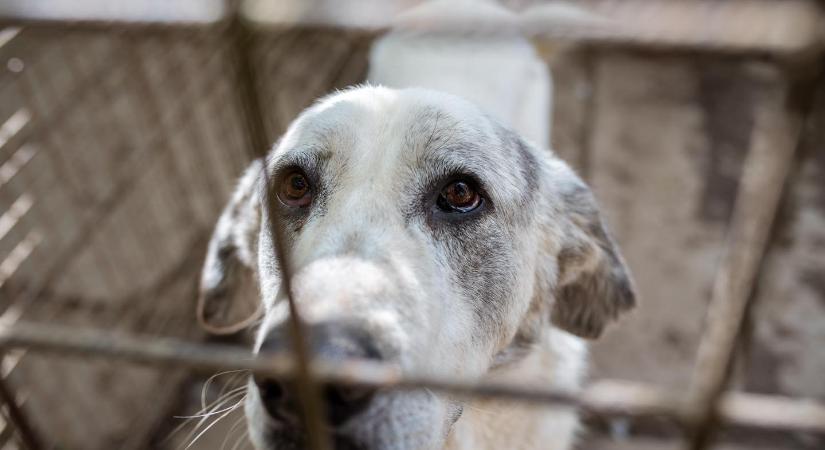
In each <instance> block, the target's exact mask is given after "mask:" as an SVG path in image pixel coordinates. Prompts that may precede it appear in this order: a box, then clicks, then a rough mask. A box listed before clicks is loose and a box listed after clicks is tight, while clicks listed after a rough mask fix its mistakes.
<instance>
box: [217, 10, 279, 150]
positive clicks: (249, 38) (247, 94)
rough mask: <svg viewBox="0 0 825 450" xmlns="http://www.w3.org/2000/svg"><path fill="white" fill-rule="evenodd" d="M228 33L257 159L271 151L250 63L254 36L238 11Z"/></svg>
mask: <svg viewBox="0 0 825 450" xmlns="http://www.w3.org/2000/svg"><path fill="white" fill-rule="evenodd" d="M226 34H227V38H228V40H229V43H230V49H229V51H228V55H229V57H230V58H232V61H231V64H232V65H231V67H233V68H234V75H235V77H236V83H235V84H236V87H237V90H238V95H239V100H240V104H241V109H242V113H243V116H244V125H245V126H246V133H247V137H248V138H249V145H250V148H249V150H250V156H251V157H252V158H253V159H254V158H258V157H261V156H263V155H265V154H266V151H267V149H268V148H269V138H268V137H267V133H266V126H265V125H264V115H263V108H262V107H261V103H260V99H259V96H258V92H257V89H258V83H257V78H256V76H255V68H254V66H253V65H252V60H251V57H252V47H253V45H254V41H253V38H254V36H253V35H252V33H251V32H250V30H249V29H248V28H247V26H246V24H245V23H244V21H243V18H242V17H241V16H240V14H239V13H238V11H237V8H235V9H234V13H233V14H232V16H231V17H230V19H229V23H228V25H227V30H226Z"/></svg>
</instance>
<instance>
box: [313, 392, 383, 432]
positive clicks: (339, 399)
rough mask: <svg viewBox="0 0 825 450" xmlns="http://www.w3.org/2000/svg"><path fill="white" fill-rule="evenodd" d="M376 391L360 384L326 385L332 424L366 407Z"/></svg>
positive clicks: (341, 421) (328, 411) (329, 416)
mask: <svg viewBox="0 0 825 450" xmlns="http://www.w3.org/2000/svg"><path fill="white" fill-rule="evenodd" d="M374 392H375V391H374V390H373V389H370V388H365V387H359V386H326V387H325V388H324V400H325V402H326V408H327V417H328V420H329V423H330V425H333V426H337V425H341V424H343V423H344V422H346V421H347V419H349V418H350V417H352V416H354V415H356V414H358V413H359V412H361V411H362V410H364V409H365V408H366V406H367V405H368V404H369V402H370V400H371V399H372V395H373V393H374Z"/></svg>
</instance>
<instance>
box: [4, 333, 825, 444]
mask: <svg viewBox="0 0 825 450" xmlns="http://www.w3.org/2000/svg"><path fill="white" fill-rule="evenodd" d="M14 348H26V349H29V350H30V351H39V352H46V353H52V354H55V355H60V356H75V357H77V356H80V357H97V358H112V359H117V360H123V361H129V362H134V363H141V364H149V365H154V366H164V367H186V368H189V369H192V370H196V371H198V372H202V373H214V372H215V371H223V370H249V371H250V372H252V373H256V374H260V375H265V376H272V377H276V378H281V379H289V378H294V377H296V376H300V375H299V374H298V371H297V367H296V366H297V364H296V361H295V359H294V358H292V357H291V355H289V354H274V355H273V354H258V355H255V354H252V353H250V352H249V351H248V350H246V349H243V348H239V347H230V346H227V345H219V344H203V343H193V342H188V341H183V340H179V339H172V338H157V337H152V338H147V337H137V336H130V335H124V334H117V333H113V332H110V331H99V330H92V329H77V328H75V327H69V326H60V325H44V324H32V323H24V322H18V323H16V324H14V325H13V326H8V325H6V326H0V349H5V350H8V349H14ZM313 372H314V373H315V374H316V379H317V380H322V381H323V382H325V383H333V384H342V385H354V386H365V387H383V388H392V389H431V390H434V391H439V392H447V393H451V394H454V395H460V396H468V397H469V396H476V397H495V398H501V399H508V400H513V401H520V402H524V403H526V404H532V405H546V406H553V405H556V406H574V407H579V408H581V409H582V410H584V411H586V412H588V413H590V414H593V415H600V416H618V417H621V416H630V417H653V416H656V417H662V416H664V417H670V418H673V419H676V420H677V421H680V420H681V414H682V411H683V409H682V406H683V402H682V399H681V398H680V397H679V396H678V394H674V393H673V392H671V391H669V390H666V389H664V388H658V387H652V386H649V385H646V384H643V383H635V382H628V381H618V380H603V381H599V382H596V383H594V384H591V385H590V386H588V387H586V388H585V389H584V390H583V392H582V393H581V394H580V395H576V394H575V393H572V392H569V391H558V390H550V389H546V388H544V387H535V386H525V385H512V384H502V383H489V382H475V381H474V382H463V381H461V380H455V379H452V378H435V377H405V376H403V374H401V373H400V371H399V370H398V368H397V367H394V366H387V365H383V364H378V363H370V362H361V361H353V362H336V363H335V364H325V363H324V362H323V361H315V362H314V363H313ZM718 412H719V419H720V420H721V421H723V422H725V423H728V424H733V425H741V426H746V427H756V428H768V429H775V430H786V431H808V432H817V433H825V404H823V403H822V402H817V401H814V400H808V399H793V398H789V397H782V396H768V395H753V394H746V393H740V392H728V393H724V394H722V396H721V399H720V404H719V410H718Z"/></svg>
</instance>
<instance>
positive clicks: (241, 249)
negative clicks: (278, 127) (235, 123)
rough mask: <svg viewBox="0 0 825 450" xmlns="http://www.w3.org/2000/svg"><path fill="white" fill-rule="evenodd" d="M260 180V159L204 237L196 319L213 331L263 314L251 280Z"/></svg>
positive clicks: (245, 323) (235, 328)
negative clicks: (206, 243) (207, 236)
mask: <svg viewBox="0 0 825 450" xmlns="http://www.w3.org/2000/svg"><path fill="white" fill-rule="evenodd" d="M262 182H263V160H261V159H257V160H255V161H253V162H252V164H251V165H250V166H249V167H248V168H247V169H246V171H245V172H244V174H243V176H242V177H241V179H240V181H239V182H238V185H237V187H236V188H235V192H234V193H233V194H232V198H231V199H230V201H229V203H228V204H227V205H226V207H224V210H223V212H222V213H221V216H220V218H219V219H218V223H217V225H216V226H215V231H213V233H212V238H211V239H210V241H209V247H208V249H207V253H206V261H205V263H204V266H203V272H202V273H201V283H200V295H199V298H198V306H197V318H198V322H199V323H200V325H201V327H203V328H204V329H205V330H206V331H208V332H210V333H212V334H232V333H236V332H238V331H240V330H242V329H244V328H246V327H248V326H250V325H251V324H252V323H254V322H255V321H256V320H257V319H258V317H260V315H261V313H262V312H263V306H262V304H261V302H260V301H259V299H258V288H257V282H256V277H257V249H258V231H259V230H260V224H261V202H260V193H259V189H260V184H261V183H262Z"/></svg>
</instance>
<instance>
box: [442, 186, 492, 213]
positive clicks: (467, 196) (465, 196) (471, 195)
mask: <svg viewBox="0 0 825 450" xmlns="http://www.w3.org/2000/svg"><path fill="white" fill-rule="evenodd" d="M436 204H437V205H438V208H439V209H441V210H442V211H445V212H458V213H466V212H470V211H472V210H474V209H476V208H478V206H479V205H480V204H481V195H479V193H478V191H477V190H476V189H475V187H474V184H473V183H472V182H471V181H469V180H456V181H453V182H451V183H450V184H448V185H447V186H445V187H444V189H442V190H441V194H439V196H438V200H437V202H436Z"/></svg>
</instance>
